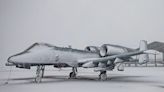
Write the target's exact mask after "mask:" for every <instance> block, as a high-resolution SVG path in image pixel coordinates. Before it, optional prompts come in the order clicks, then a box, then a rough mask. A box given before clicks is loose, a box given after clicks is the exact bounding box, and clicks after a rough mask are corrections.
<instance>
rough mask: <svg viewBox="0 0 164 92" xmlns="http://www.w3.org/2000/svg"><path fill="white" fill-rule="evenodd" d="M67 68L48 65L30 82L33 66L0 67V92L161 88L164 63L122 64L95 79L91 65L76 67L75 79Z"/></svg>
mask: <svg viewBox="0 0 164 92" xmlns="http://www.w3.org/2000/svg"><path fill="white" fill-rule="evenodd" d="M70 71H71V69H70V68H65V69H62V70H59V69H53V68H50V67H48V68H47V69H46V71H45V78H43V79H42V83H39V84H37V83H34V77H35V68H32V69H31V70H26V69H15V67H13V68H12V72H11V76H10V80H9V82H8V84H5V82H6V80H7V78H8V75H9V71H8V69H7V70H6V69H1V70H0V92H20V91H22V92H92V91H94V92H102V91H106V92H164V67H157V68H155V67H126V68H125V71H123V72H120V71H117V70H114V71H111V72H108V80H106V81H99V80H98V74H99V73H98V72H93V69H81V68H80V69H79V70H78V71H79V73H78V78H77V79H68V75H69V72H70Z"/></svg>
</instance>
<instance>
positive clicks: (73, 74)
mask: <svg viewBox="0 0 164 92" xmlns="http://www.w3.org/2000/svg"><path fill="white" fill-rule="evenodd" d="M76 75H77V67H72V72H70V74H69V78H71V79H75V78H76Z"/></svg>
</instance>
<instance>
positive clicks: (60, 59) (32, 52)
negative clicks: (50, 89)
mask: <svg viewBox="0 0 164 92" xmlns="http://www.w3.org/2000/svg"><path fill="white" fill-rule="evenodd" d="M148 52H149V50H147V42H146V41H144V40H142V41H140V46H139V49H130V48H126V47H123V46H118V45H111V44H104V45H102V46H101V47H95V46H87V47H86V48H85V50H78V49H72V48H65V47H56V46H53V45H50V44H46V43H35V44H33V45H32V46H30V47H29V48H28V49H26V50H24V51H23V52H21V53H18V54H16V55H13V56H10V57H9V58H8V62H7V63H6V65H8V66H9V65H14V66H16V67H17V68H25V69H30V67H31V66H37V70H36V78H35V82H37V83H39V82H41V79H42V77H43V75H44V70H45V66H46V65H53V66H54V67H58V68H59V67H60V68H62V67H72V72H71V73H70V74H69V77H70V78H76V75H77V68H78V67H83V68H94V71H98V72H100V75H99V79H100V80H106V79H107V74H106V71H111V70H113V69H114V68H115V66H116V65H117V66H118V67H117V69H118V70H120V71H122V70H123V68H124V67H123V63H124V62H135V61H136V59H134V58H132V56H136V55H139V58H138V59H137V61H138V63H140V64H143V63H145V62H147V61H148V55H147V53H148Z"/></svg>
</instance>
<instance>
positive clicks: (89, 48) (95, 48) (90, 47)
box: [85, 46, 100, 52]
mask: <svg viewBox="0 0 164 92" xmlns="http://www.w3.org/2000/svg"><path fill="white" fill-rule="evenodd" d="M85 50H86V51H90V52H99V51H100V47H96V46H87V47H85Z"/></svg>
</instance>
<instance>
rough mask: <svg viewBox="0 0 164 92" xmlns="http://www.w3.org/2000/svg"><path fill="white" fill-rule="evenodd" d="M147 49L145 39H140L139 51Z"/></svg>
mask: <svg viewBox="0 0 164 92" xmlns="http://www.w3.org/2000/svg"><path fill="white" fill-rule="evenodd" d="M147 49H148V48H147V41H145V40H141V41H140V46H139V50H140V51H143V50H147Z"/></svg>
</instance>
